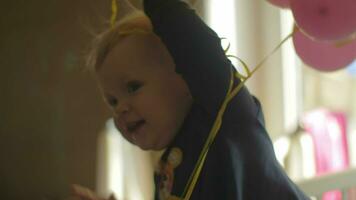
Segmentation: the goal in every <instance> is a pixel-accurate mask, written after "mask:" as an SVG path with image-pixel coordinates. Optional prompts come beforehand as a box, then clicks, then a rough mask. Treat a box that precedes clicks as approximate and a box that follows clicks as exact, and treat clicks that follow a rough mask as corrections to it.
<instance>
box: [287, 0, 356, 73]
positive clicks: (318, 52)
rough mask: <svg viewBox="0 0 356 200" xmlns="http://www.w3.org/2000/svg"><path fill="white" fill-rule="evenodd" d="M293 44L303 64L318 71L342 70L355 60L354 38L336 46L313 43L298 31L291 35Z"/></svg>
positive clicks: (355, 43) (355, 41)
mask: <svg viewBox="0 0 356 200" xmlns="http://www.w3.org/2000/svg"><path fill="white" fill-rule="evenodd" d="M355 2H356V0H355ZM355 13H356V10H355ZM355 20H356V18H355ZM293 43H294V48H295V50H296V52H297V54H298V56H299V57H300V58H301V59H302V60H303V62H304V63H305V64H307V65H308V66H310V67H312V68H314V69H316V70H319V71H335V70H338V69H341V68H344V67H346V66H347V65H349V64H350V63H352V62H353V61H354V59H355V58H356V38H355V39H353V40H350V41H349V42H347V43H346V44H342V45H341V44H339V45H337V44H331V43H325V42H320V41H314V40H312V39H311V38H309V37H308V36H306V35H305V34H304V33H303V32H301V31H300V30H299V31H296V32H295V33H294V35H293Z"/></svg>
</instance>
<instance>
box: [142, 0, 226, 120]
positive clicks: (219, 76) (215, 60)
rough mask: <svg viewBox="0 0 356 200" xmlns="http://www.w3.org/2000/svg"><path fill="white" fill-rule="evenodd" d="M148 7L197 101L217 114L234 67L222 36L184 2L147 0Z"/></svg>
mask: <svg viewBox="0 0 356 200" xmlns="http://www.w3.org/2000/svg"><path fill="white" fill-rule="evenodd" d="M144 9H145V13H146V14H147V15H148V16H149V18H150V19H151V21H152V24H153V28H154V32H155V33H156V34H157V35H158V36H159V37H160V38H161V40H162V41H163V43H164V44H165V45H166V47H167V48H168V51H169V52H170V54H171V55H172V57H173V60H174V62H175V64H176V71H177V73H179V74H181V75H182V77H183V79H184V80H185V81H186V82H187V84H188V86H189V89H190V92H191V93H192V95H193V98H194V100H195V101H196V102H197V103H199V104H201V105H202V106H203V107H204V108H205V109H206V110H207V111H208V112H209V114H212V115H213V116H215V114H216V112H217V111H218V109H219V108H220V105H221V103H222V101H223V100H224V98H225V95H226V92H227V90H228V86H229V82H230V76H231V70H232V65H231V62H230V61H229V60H228V59H227V57H226V56H225V52H224V50H223V49H222V47H221V43H220V38H219V37H218V36H217V34H216V33H215V32H214V31H213V30H211V29H210V28H209V27H208V26H207V25H206V24H205V23H204V22H203V21H202V20H201V19H200V18H199V17H198V16H197V15H196V13H195V11H194V10H192V9H190V8H189V6H188V5H187V4H186V3H184V2H182V1H179V0H145V1H144Z"/></svg>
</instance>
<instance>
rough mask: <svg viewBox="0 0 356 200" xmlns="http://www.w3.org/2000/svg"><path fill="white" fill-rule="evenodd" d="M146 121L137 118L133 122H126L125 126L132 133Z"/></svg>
mask: <svg viewBox="0 0 356 200" xmlns="http://www.w3.org/2000/svg"><path fill="white" fill-rule="evenodd" d="M145 123H146V121H145V120H143V119H142V120H138V121H134V122H129V123H127V125H126V127H127V130H128V132H129V133H134V132H136V131H137V130H138V129H139V128H140V127H141V126H143V125H144V124H145Z"/></svg>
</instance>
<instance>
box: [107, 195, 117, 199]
mask: <svg viewBox="0 0 356 200" xmlns="http://www.w3.org/2000/svg"><path fill="white" fill-rule="evenodd" d="M108 200H116V198H115V195H114V194H111V195H110V197H109V199H108Z"/></svg>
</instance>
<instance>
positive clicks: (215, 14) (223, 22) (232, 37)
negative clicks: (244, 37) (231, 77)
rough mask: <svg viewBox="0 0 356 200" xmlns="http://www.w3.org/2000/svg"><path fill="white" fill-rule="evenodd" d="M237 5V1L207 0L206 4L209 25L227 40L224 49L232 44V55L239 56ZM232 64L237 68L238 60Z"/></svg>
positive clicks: (224, 42) (224, 41)
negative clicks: (237, 44)
mask: <svg viewBox="0 0 356 200" xmlns="http://www.w3.org/2000/svg"><path fill="white" fill-rule="evenodd" d="M235 4H236V0H224V1H223V2H222V1H221V0H207V4H206V5H207V9H206V10H207V23H208V25H209V26H210V27H211V28H212V29H213V30H214V31H216V32H217V34H218V35H219V37H221V38H226V39H227V40H223V41H222V42H223V47H224V48H225V47H227V46H228V44H229V43H230V45H231V46H230V49H229V51H228V52H227V53H228V54H230V55H237V46H236V40H237V39H236V16H235ZM232 63H233V64H234V65H235V66H237V65H236V64H237V63H236V60H232Z"/></svg>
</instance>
